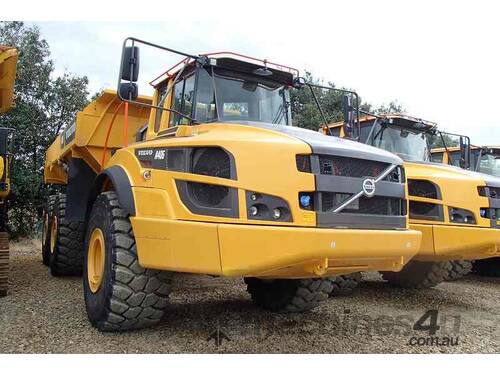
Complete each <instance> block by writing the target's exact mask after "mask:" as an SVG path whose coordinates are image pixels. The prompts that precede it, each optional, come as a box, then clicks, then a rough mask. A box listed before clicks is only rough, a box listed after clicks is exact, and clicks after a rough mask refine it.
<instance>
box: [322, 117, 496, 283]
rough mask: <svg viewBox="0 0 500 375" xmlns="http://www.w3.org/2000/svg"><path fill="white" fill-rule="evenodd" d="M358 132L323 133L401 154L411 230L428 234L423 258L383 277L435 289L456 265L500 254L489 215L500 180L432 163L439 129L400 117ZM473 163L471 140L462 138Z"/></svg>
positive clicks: (371, 121)
mask: <svg viewBox="0 0 500 375" xmlns="http://www.w3.org/2000/svg"><path fill="white" fill-rule="evenodd" d="M358 125H359V126H357V127H354V128H353V129H354V130H356V132H355V133H353V132H350V133H347V134H346V132H345V131H344V124H342V123H335V124H331V125H329V126H327V127H325V128H323V129H321V130H320V131H321V132H324V133H327V134H331V135H335V136H338V137H346V136H347V135H351V136H353V137H355V138H356V139H357V140H358V141H360V142H362V143H365V144H369V145H373V146H375V147H379V148H382V149H384V150H387V151H390V152H393V153H395V154H396V155H398V156H400V157H401V158H402V159H403V160H404V161H405V162H404V167H405V172H406V177H407V180H408V191H409V215H410V228H412V229H415V230H418V231H420V232H421V233H422V235H423V237H422V246H421V249H420V251H419V253H418V254H417V255H416V256H415V257H414V258H413V259H412V261H410V262H409V264H408V265H406V266H405V268H404V269H403V270H402V271H401V272H399V273H393V272H389V273H383V276H384V278H385V279H387V280H388V281H389V282H390V283H393V284H395V285H400V286H432V285H436V284H437V283H439V282H440V281H442V280H444V279H446V278H447V277H448V274H449V273H450V267H451V266H453V262H446V261H459V260H472V259H483V258H491V257H495V256H498V255H499V254H500V231H499V230H498V227H497V225H496V224H495V222H493V221H492V220H491V219H490V218H489V217H488V215H487V213H488V212H490V211H491V210H496V209H497V208H500V199H498V200H496V199H492V198H491V197H488V196H487V195H486V194H485V193H484V192H486V191H492V190H493V191H496V189H499V190H500V180H499V179H497V178H494V177H490V176H486V175H483V174H476V173H471V172H468V171H464V170H462V169H460V168H456V167H452V166H446V165H442V164H437V163H433V162H431V154H430V149H429V139H428V138H429V136H431V135H432V136H435V135H436V134H437V135H438V136H440V137H443V135H442V134H441V133H440V132H438V130H437V127H436V125H435V124H433V123H431V122H427V121H424V120H421V119H417V118H413V117H410V116H406V115H399V114H382V115H377V116H375V115H366V116H363V117H361V118H360V119H359V123H358ZM461 144H462V151H461V152H462V157H461V159H462V160H463V161H464V162H465V163H466V162H467V161H468V156H467V155H468V151H467V150H468V147H467V146H468V145H469V142H468V140H467V139H466V138H465V139H462V141H461Z"/></svg>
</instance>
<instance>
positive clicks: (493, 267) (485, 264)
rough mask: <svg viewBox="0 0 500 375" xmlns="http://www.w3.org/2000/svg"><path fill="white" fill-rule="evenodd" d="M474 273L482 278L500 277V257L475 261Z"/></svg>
mask: <svg viewBox="0 0 500 375" xmlns="http://www.w3.org/2000/svg"><path fill="white" fill-rule="evenodd" d="M472 272H473V273H475V274H476V275H480V276H489V277H500V257H495V258H488V259H480V260H476V261H474V265H473V266H472Z"/></svg>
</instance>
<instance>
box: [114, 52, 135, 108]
mask: <svg viewBox="0 0 500 375" xmlns="http://www.w3.org/2000/svg"><path fill="white" fill-rule="evenodd" d="M138 79H139V47H137V46H131V47H126V46H124V47H123V50H122V61H121V65H120V79H119V80H118V96H119V97H120V99H122V100H135V99H137V96H139V87H138V86H137V83H135V82H137V80H138ZM122 81H124V82H122Z"/></svg>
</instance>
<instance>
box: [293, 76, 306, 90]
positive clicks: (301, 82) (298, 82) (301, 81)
mask: <svg viewBox="0 0 500 375" xmlns="http://www.w3.org/2000/svg"><path fill="white" fill-rule="evenodd" d="M305 85H306V80H305V78H304V77H296V78H294V79H293V87H294V88H296V89H301V88H302V87H304V86H305Z"/></svg>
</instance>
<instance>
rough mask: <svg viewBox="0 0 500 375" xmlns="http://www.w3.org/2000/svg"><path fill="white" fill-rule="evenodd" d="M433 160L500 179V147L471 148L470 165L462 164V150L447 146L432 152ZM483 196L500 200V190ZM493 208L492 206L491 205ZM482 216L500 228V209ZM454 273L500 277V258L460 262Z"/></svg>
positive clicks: (482, 191)
mask: <svg viewBox="0 0 500 375" xmlns="http://www.w3.org/2000/svg"><path fill="white" fill-rule="evenodd" d="M431 153H432V160H433V161H434V162H436V163H444V164H449V165H454V166H457V167H460V166H461V167H465V168H467V169H469V170H471V171H475V172H479V173H484V174H488V175H491V176H495V177H500V146H471V148H470V163H468V165H465V166H464V165H463V164H462V165H461V164H460V159H461V157H460V148H459V147H456V146H447V147H443V148H435V149H432V150H431ZM481 193H482V194H485V195H487V196H489V197H490V198H491V199H500V189H494V188H490V189H488V190H487V191H486V189H485V190H481ZM490 206H492V205H490ZM481 214H484V215H485V216H487V217H489V218H490V219H491V220H492V225H495V226H500V208H495V207H489V208H487V207H485V208H484V209H483V211H481ZM453 271H454V273H455V274H456V275H457V276H461V275H464V274H467V273H468V272H469V271H473V272H474V273H476V274H478V275H483V276H493V277H500V257H495V258H488V259H480V260H477V261H474V262H467V261H463V262H459V263H455V264H453Z"/></svg>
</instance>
